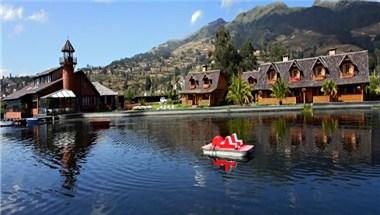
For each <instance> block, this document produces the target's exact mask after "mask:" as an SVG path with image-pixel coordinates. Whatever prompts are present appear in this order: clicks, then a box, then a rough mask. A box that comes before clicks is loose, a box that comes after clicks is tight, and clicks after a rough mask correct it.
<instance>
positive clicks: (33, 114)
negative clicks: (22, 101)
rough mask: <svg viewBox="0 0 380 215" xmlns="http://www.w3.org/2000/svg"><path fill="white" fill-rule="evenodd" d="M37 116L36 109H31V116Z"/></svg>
mask: <svg viewBox="0 0 380 215" xmlns="http://www.w3.org/2000/svg"><path fill="white" fill-rule="evenodd" d="M37 115H38V108H33V109H32V116H37Z"/></svg>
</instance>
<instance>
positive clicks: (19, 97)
mask: <svg viewBox="0 0 380 215" xmlns="http://www.w3.org/2000/svg"><path fill="white" fill-rule="evenodd" d="M62 52H63V57H61V58H60V59H59V61H60V64H61V66H59V67H56V68H52V69H48V70H46V71H44V72H41V73H38V74H37V75H35V76H34V77H33V81H32V82H31V83H30V84H28V85H27V86H25V87H24V88H22V89H20V90H18V91H16V92H14V93H12V94H10V95H8V96H7V97H5V98H4V104H5V115H4V118H5V119H14V120H16V119H22V118H28V117H36V116H39V115H53V114H61V113H72V112H86V111H96V110H105V109H109V110H110V109H114V108H115V106H116V102H117V101H118V99H117V98H116V96H117V92H114V91H112V90H110V89H108V88H107V87H105V86H103V85H101V84H100V83H97V82H95V83H92V82H91V81H90V80H89V79H88V78H87V76H86V75H85V74H84V72H83V71H81V70H80V71H74V67H75V65H76V63H77V59H76V57H74V56H73V53H74V52H75V50H74V48H73V46H72V45H71V43H70V41H68V40H67V41H66V43H65V45H64V47H63V48H62Z"/></svg>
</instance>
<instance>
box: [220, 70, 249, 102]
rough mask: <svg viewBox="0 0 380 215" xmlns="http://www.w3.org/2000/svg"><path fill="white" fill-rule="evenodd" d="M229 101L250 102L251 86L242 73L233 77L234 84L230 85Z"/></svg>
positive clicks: (227, 97)
mask: <svg viewBox="0 0 380 215" xmlns="http://www.w3.org/2000/svg"><path fill="white" fill-rule="evenodd" d="M226 99H227V101H228V102H230V103H233V104H239V105H243V104H249V103H250V102H251V101H252V99H253V96H252V93H251V88H250V87H249V85H248V84H247V83H246V82H245V81H244V80H243V79H242V78H241V76H240V75H238V76H234V77H233V78H232V84H231V85H230V86H229V87H228V93H227V96H226Z"/></svg>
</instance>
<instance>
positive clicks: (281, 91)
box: [272, 79, 290, 105]
mask: <svg viewBox="0 0 380 215" xmlns="http://www.w3.org/2000/svg"><path fill="white" fill-rule="evenodd" d="M289 93H290V90H289V88H288V85H287V84H286V83H285V82H284V81H283V80H282V79H277V81H276V83H275V84H274V85H273V87H272V96H274V97H276V98H277V99H278V100H279V101H280V105H282V100H283V99H284V98H286V96H287V95H288V94H289Z"/></svg>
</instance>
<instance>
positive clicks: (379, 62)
mask: <svg viewBox="0 0 380 215" xmlns="http://www.w3.org/2000/svg"><path fill="white" fill-rule="evenodd" d="M375 55H376V64H377V66H376V67H375V72H376V73H377V74H380V48H377V49H375Z"/></svg>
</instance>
